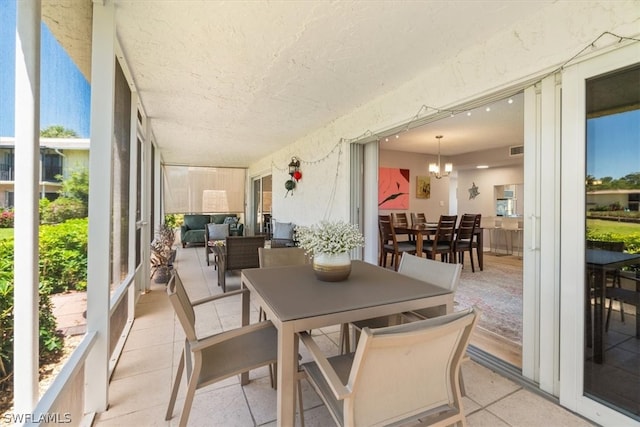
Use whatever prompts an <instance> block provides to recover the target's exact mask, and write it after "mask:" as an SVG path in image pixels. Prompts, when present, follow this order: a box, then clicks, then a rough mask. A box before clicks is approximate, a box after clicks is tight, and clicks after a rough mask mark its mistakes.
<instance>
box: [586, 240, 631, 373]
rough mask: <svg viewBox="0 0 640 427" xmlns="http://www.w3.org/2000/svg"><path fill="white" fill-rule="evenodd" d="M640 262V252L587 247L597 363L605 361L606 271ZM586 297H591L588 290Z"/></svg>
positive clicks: (594, 357) (594, 358) (595, 358)
mask: <svg viewBox="0 0 640 427" xmlns="http://www.w3.org/2000/svg"><path fill="white" fill-rule="evenodd" d="M638 262H640V254H629V253H626V252H616V251H607V250H603V249H587V252H586V263H587V268H588V270H590V271H592V272H593V274H594V300H595V305H594V314H593V361H594V362H596V363H602V362H603V361H604V339H603V337H604V305H605V304H604V300H605V294H606V286H607V284H606V280H607V274H606V273H607V272H610V271H616V270H618V269H620V268H621V267H624V266H626V265H631V264H637V263H638ZM587 286H588V282H587ZM586 298H589V293H588V292H587V296H586ZM587 302H588V301H587ZM636 310H637V309H636ZM636 320H639V319H638V316H636ZM638 327H640V322H636V332H637V328H638ZM590 332H591V331H590V329H588V330H587V337H588V336H589V335H590ZM587 341H590V339H589V338H587Z"/></svg>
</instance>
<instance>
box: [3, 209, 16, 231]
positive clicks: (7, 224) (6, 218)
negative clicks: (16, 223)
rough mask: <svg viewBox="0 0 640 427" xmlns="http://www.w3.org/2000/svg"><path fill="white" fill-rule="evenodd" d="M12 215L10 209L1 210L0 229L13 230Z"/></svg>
mask: <svg viewBox="0 0 640 427" xmlns="http://www.w3.org/2000/svg"><path fill="white" fill-rule="evenodd" d="M13 218H14V214H13V211H12V210H11V209H2V211H1V212H0V228H13Z"/></svg>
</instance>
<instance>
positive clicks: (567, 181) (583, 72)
mask: <svg viewBox="0 0 640 427" xmlns="http://www.w3.org/2000/svg"><path fill="white" fill-rule="evenodd" d="M638 58H640V44H639V43H635V44H628V45H627V46H624V47H618V48H617V49H615V50H611V51H608V52H604V53H602V54H599V55H597V56H594V57H591V58H589V59H586V60H584V61H581V62H579V63H577V64H575V65H572V66H568V67H566V68H565V70H564V73H563V77H562V78H563V83H562V87H563V92H562V152H561V168H562V173H561V191H562V207H561V217H560V221H561V224H562V227H561V233H560V242H561V252H560V257H561V261H562V262H561V264H560V266H561V272H560V276H561V287H560V298H561V305H560V308H561V310H560V326H561V327H560V338H561V339H560V355H561V357H560V403H561V404H562V405H563V406H565V407H567V408H569V409H571V410H573V411H575V412H577V413H579V414H581V415H583V416H585V417H587V418H589V419H591V420H593V421H595V422H597V423H599V424H602V425H636V422H635V421H634V420H632V419H631V418H629V417H627V416H625V415H623V414H622V413H620V412H618V411H616V410H614V409H612V408H609V407H608V406H605V405H603V404H601V403H599V402H597V401H595V400H593V399H590V398H588V397H586V396H585V395H584V378H583V373H584V326H585V325H584V323H585V319H584V306H585V291H584V286H585V285H584V283H585V259H584V254H585V251H584V249H585V248H584V246H585V214H586V212H585V209H586V208H585V197H586V196H585V173H586V172H585V171H586V168H585V162H586V106H585V101H586V83H587V79H589V78H591V77H595V76H598V75H601V74H604V73H608V72H612V71H615V70H618V69H621V68H624V67H627V66H630V65H633V64H637V63H638V62H639V60H638ZM564 242H566V244H563V243H564Z"/></svg>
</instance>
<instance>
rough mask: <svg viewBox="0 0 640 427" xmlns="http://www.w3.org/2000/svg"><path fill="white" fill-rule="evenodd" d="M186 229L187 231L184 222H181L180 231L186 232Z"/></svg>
mask: <svg viewBox="0 0 640 427" xmlns="http://www.w3.org/2000/svg"><path fill="white" fill-rule="evenodd" d="M187 231H189V227H188V226H187V225H186V224H182V225H181V226H180V233H186V232H187Z"/></svg>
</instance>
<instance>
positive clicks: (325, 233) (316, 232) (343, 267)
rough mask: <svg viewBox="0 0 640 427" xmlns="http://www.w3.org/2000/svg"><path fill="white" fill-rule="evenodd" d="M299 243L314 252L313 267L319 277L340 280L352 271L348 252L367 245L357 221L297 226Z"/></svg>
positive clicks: (324, 279) (308, 250) (323, 222)
mask: <svg viewBox="0 0 640 427" xmlns="http://www.w3.org/2000/svg"><path fill="white" fill-rule="evenodd" d="M296 239H297V241H298V246H300V247H301V248H303V249H305V251H306V252H307V253H308V254H311V255H313V270H314V272H315V273H316V276H317V277H318V279H320V280H323V281H325V282H338V281H341V280H345V279H347V277H349V274H350V273H351V257H350V256H349V251H351V249H354V248H357V247H360V246H362V245H363V244H364V237H363V236H362V233H361V232H360V230H359V229H358V226H357V225H355V224H350V223H348V222H344V221H321V222H320V223H319V224H316V225H312V226H309V227H305V226H298V227H296Z"/></svg>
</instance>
